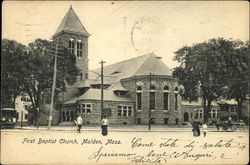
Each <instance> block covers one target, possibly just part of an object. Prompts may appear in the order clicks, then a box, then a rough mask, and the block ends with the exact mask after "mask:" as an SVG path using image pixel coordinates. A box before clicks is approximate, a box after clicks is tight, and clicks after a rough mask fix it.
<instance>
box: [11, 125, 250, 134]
mask: <svg viewBox="0 0 250 165" xmlns="http://www.w3.org/2000/svg"><path fill="white" fill-rule="evenodd" d="M15 129H21V130H39V131H47V130H48V127H47V126H39V128H38V129H37V127H36V126H24V127H22V128H21V127H20V126H17V127H15ZM75 130H76V126H51V131H75ZM100 130H101V127H100V126H97V125H87V126H86V125H83V126H82V131H100ZM243 130H248V127H245V128H244V129H242V128H241V129H237V130H236V131H243ZM109 131H110V132H148V131H149V129H148V125H113V126H110V127H109ZM150 131H151V132H191V131H192V127H191V126H183V125H151V130H150ZM208 131H212V132H214V131H215V132H216V131H217V129H216V127H215V126H209V127H208Z"/></svg>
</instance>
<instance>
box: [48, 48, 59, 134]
mask: <svg viewBox="0 0 250 165" xmlns="http://www.w3.org/2000/svg"><path fill="white" fill-rule="evenodd" d="M57 46H58V45H57V44H56V51H55V63H54V75H53V84H52V94H51V103H50V111H49V122H48V130H50V128H51V123H52V111H53V107H54V96H55V87H56V67H57Z"/></svg>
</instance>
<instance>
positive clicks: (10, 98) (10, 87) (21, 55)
mask: <svg viewBox="0 0 250 165" xmlns="http://www.w3.org/2000/svg"><path fill="white" fill-rule="evenodd" d="M26 55H27V54H26V47H25V46H24V45H22V44H20V43H18V42H16V41H13V40H8V39H2V50H1V107H13V108H15V99H16V97H17V96H18V95H20V93H21V91H22V73H21V72H22V68H23V62H24V61H25V58H26V57H27V56H26Z"/></svg>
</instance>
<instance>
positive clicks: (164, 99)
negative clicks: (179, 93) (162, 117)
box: [163, 86, 169, 110]
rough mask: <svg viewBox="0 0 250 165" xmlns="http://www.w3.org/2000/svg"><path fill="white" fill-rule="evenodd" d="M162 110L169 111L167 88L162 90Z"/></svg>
mask: <svg viewBox="0 0 250 165" xmlns="http://www.w3.org/2000/svg"><path fill="white" fill-rule="evenodd" d="M163 90H164V91H163V110H169V87H168V86H164V88H163Z"/></svg>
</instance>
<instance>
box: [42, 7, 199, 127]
mask: <svg viewBox="0 0 250 165" xmlns="http://www.w3.org/2000/svg"><path fill="white" fill-rule="evenodd" d="M89 36H90V34H89V33H88V32H87V30H86V29H85V27H84V26H83V25H82V23H81V21H80V20H79V18H78V17H77V15H76V13H75V12H74V10H73V9H72V7H70V9H69V10H68V12H67V13H66V15H65V17H64V18H63V20H62V22H61V24H60V25H59V27H58V29H57V31H56V32H55V34H54V35H53V37H52V38H53V40H54V41H56V42H60V43H61V44H63V45H64V46H65V47H67V48H68V49H69V51H70V52H71V53H74V54H75V55H76V60H77V61H76V65H77V67H78V68H79V69H80V75H79V76H78V78H77V82H76V83H75V84H74V85H67V89H66V92H61V93H59V100H58V101H59V102H62V103H63V104H62V106H61V107H60V108H57V109H54V112H53V124H64V125H71V124H73V123H74V122H73V121H74V119H75V118H76V116H77V115H81V116H82V117H83V121H84V123H85V124H99V123H100V120H101V114H104V115H105V116H107V118H108V120H109V122H110V124H124V125H125V124H128V125H129V124H148V122H149V118H151V122H152V123H153V124H182V123H183V122H192V121H193V119H194V118H197V113H198V112H200V110H202V106H201V104H199V105H197V106H193V105H185V104H182V97H181V95H180V90H181V86H179V84H178V80H177V79H174V78H173V77H172V73H171V71H170V69H169V67H168V66H167V65H166V64H165V63H164V62H163V61H162V60H161V58H160V57H158V56H156V55H155V54H154V53H149V54H145V55H142V56H138V57H135V58H132V59H128V60H125V61H121V62H118V63H115V64H111V65H106V66H104V68H103V70H104V109H103V112H102V113H101V89H100V88H101V79H100V73H101V70H100V68H99V69H96V70H94V71H92V70H89V68H88V62H89V60H88V37H89ZM184 115H185V116H184ZM198 117H201V116H200V114H198ZM201 119H202V117H201ZM40 121H41V119H40ZM41 122H45V123H46V120H43V121H41Z"/></svg>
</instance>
